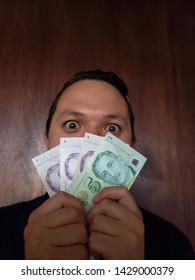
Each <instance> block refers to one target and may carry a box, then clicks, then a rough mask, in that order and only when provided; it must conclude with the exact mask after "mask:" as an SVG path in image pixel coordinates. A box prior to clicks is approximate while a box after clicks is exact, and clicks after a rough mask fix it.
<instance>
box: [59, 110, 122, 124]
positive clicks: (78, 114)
mask: <svg viewBox="0 0 195 280" xmlns="http://www.w3.org/2000/svg"><path fill="white" fill-rule="evenodd" d="M70 115H71V116H76V117H85V114H84V113H82V112H79V111H72V110H66V111H63V112H62V113H61V114H60V115H59V117H58V119H60V118H61V117H63V116H70ZM102 117H103V118H105V119H107V120H114V119H115V120H117V119H119V120H120V119H121V120H123V121H124V122H125V123H126V122H127V120H126V118H125V117H124V116H123V115H122V114H121V113H119V112H117V113H112V114H103V115H102Z"/></svg>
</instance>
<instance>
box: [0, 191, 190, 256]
mask: <svg viewBox="0 0 195 280" xmlns="http://www.w3.org/2000/svg"><path fill="white" fill-rule="evenodd" d="M47 199H48V194H45V195H43V196H41V197H38V198H35V199H33V200H31V201H27V202H20V203H17V204H14V205H10V206H5V207H2V208H0V223H1V228H0V259H1V260H22V259H25V256H24V237H23V233H24V229H25V227H26V225H27V222H28V217H29V215H30V214H31V212H32V211H33V210H34V209H36V208H37V207H39V206H40V205H41V204H42V203H43V202H44V201H45V200H47ZM140 210H141V212H142V214H143V218H144V224H145V259H153V260H156V259H157V260H171V259H173V260H179V259H187V260H189V259H194V252H193V248H192V245H191V243H190V242H189V240H188V239H187V238H186V236H185V235H184V234H183V233H182V232H181V231H179V230H178V229H177V228H176V227H175V226H174V225H173V224H171V223H169V222H167V221H165V220H163V219H161V218H160V217H158V216H156V215H154V214H151V213H149V212H148V211H146V210H144V209H140Z"/></svg>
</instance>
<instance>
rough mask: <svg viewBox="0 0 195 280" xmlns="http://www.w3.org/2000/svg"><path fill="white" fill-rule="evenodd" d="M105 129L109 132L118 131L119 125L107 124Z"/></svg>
mask: <svg viewBox="0 0 195 280" xmlns="http://www.w3.org/2000/svg"><path fill="white" fill-rule="evenodd" d="M106 131H109V132H110V133H113V132H118V131H120V126H119V125H117V124H109V125H108V126H107V127H106Z"/></svg>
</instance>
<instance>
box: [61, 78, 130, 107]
mask: <svg viewBox="0 0 195 280" xmlns="http://www.w3.org/2000/svg"><path fill="white" fill-rule="evenodd" d="M82 100H84V101H89V102H91V101H92V102H93V103H94V102H95V101H96V102H97V101H100V102H106V101H112V102H113V103H114V102H117V103H118V102H119V103H121V104H123V105H125V106H126V107H127V105H126V101H125V99H124V97H123V96H122V94H121V93H120V92H119V90H118V89H117V88H115V87H114V86H113V85H111V84H110V83H108V82H105V81H100V80H81V81H78V82H75V83H74V84H72V85H71V86H69V87H68V88H67V89H66V90H65V91H64V92H63V94H62V95H61V97H60V99H59V102H58V103H63V102H65V101H66V102H74V101H77V104H78V101H82Z"/></svg>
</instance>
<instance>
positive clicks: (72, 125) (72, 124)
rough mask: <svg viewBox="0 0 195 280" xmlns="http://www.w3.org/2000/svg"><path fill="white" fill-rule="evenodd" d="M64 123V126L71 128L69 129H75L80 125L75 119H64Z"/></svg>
mask: <svg viewBox="0 0 195 280" xmlns="http://www.w3.org/2000/svg"><path fill="white" fill-rule="evenodd" d="M64 125H65V126H66V128H68V129H71V130H73V129H77V128H79V127H80V126H79V124H78V123H77V122H75V121H66V122H65V123H64Z"/></svg>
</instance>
